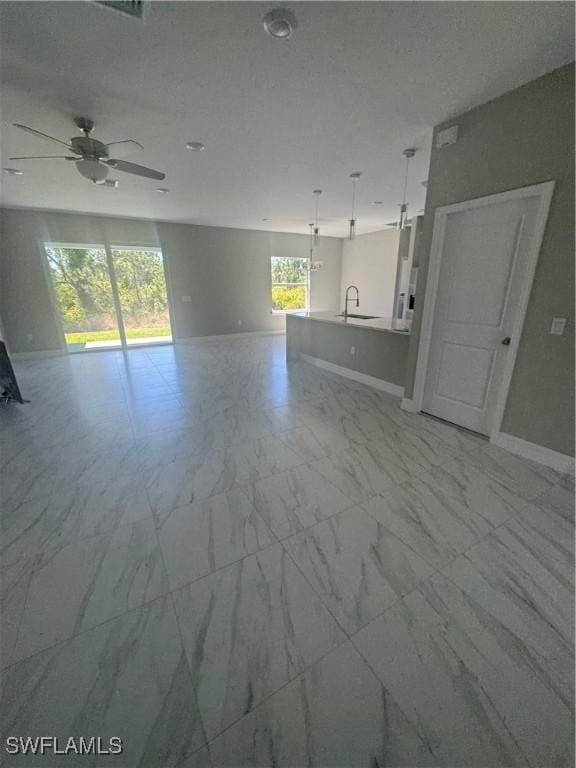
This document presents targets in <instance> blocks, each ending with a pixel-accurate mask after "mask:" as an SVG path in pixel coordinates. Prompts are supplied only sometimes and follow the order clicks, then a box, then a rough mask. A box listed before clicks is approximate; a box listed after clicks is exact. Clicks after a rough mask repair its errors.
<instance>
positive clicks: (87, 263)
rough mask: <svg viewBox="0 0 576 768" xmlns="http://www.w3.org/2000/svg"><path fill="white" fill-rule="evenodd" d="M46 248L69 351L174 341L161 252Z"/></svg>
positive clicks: (99, 247) (93, 247) (95, 247)
mask: <svg viewBox="0 0 576 768" xmlns="http://www.w3.org/2000/svg"><path fill="white" fill-rule="evenodd" d="M44 248H45V252H46V257H47V260H48V266H49V272H50V278H51V281H52V285H53V287H54V295H55V299H56V305H57V308H58V311H59V315H60V319H61V323H62V330H63V333H64V339H65V343H66V347H67V349H68V351H69V352H72V353H74V352H84V351H90V350H96V349H110V348H112V349H114V348H118V347H121V348H122V347H131V346H135V345H142V344H169V343H171V342H172V330H171V325H170V315H169V310H168V296H167V291H166V276H165V272H164V260H163V257H162V251H161V250H160V248H153V247H140V246H105V245H68V244H53V243H45V245H44Z"/></svg>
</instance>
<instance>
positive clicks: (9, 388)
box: [0, 341, 25, 406]
mask: <svg viewBox="0 0 576 768" xmlns="http://www.w3.org/2000/svg"><path fill="white" fill-rule="evenodd" d="M11 400H16V402H18V403H23V402H25V401H24V398H23V397H22V395H21V393H20V387H19V386H18V382H17V381H16V375H15V373H14V368H12V363H11V362H10V358H9V357H8V352H7V351H6V344H4V342H3V341H0V405H2V406H6V405H8V403H9V402H10V401H11Z"/></svg>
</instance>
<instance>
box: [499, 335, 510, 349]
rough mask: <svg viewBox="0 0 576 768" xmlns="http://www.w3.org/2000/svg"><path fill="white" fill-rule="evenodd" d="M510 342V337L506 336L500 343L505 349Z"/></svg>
mask: <svg viewBox="0 0 576 768" xmlns="http://www.w3.org/2000/svg"><path fill="white" fill-rule="evenodd" d="M511 341H512V339H511V338H510V336H506V337H505V338H503V339H502V342H501V343H502V344H504V346H505V347H509V346H510V342H511Z"/></svg>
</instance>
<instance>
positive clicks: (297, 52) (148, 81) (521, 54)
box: [0, 1, 574, 236]
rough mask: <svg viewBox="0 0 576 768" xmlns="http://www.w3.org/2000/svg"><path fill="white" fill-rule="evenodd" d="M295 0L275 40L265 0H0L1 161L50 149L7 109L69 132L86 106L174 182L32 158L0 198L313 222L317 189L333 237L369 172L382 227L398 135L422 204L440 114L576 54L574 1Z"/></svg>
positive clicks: (248, 220) (369, 213) (293, 225)
mask: <svg viewBox="0 0 576 768" xmlns="http://www.w3.org/2000/svg"><path fill="white" fill-rule="evenodd" d="M289 6H290V7H291V8H292V9H293V10H294V11H295V13H296V15H297V18H298V21H299V27H298V29H297V30H296V32H295V33H294V35H293V36H292V38H291V39H290V40H288V41H276V40H273V39H271V38H270V37H268V36H267V35H266V34H265V32H264V31H263V28H262V26H261V18H262V16H263V15H264V13H265V12H266V11H267V10H268V9H269V8H270V7H272V4H271V3H260V2H232V3H228V2H211V3H201V2H155V3H151V4H150V6H149V8H148V9H147V14H146V17H145V19H144V21H139V20H135V19H132V18H130V17H127V16H124V15H122V14H119V13H118V12H116V11H113V10H110V9H107V8H104V7H102V6H100V5H96V4H95V3H92V2H87V1H85V2H60V3H56V2H20V1H19V2H2V3H0V28H1V35H2V59H1V65H2V78H3V85H2V91H1V108H2V109H1V122H2V143H1V149H0V151H1V158H0V159H1V162H2V165H3V166H6V165H12V166H15V165H17V163H15V162H12V163H11V162H10V161H9V160H8V157H9V156H10V155H14V154H17V155H21V154H33V155H36V154H53V150H54V149H56V151H57V147H56V146H55V145H51V144H50V143H46V142H44V141H42V140H41V139H37V138H35V137H32V136H30V135H27V134H24V133H22V132H20V131H18V130H17V129H15V128H12V127H11V123H12V122H22V123H26V124H28V125H31V126H33V127H36V128H38V129H40V130H43V131H45V132H47V133H51V134H53V135H56V136H58V137H66V138H69V137H71V136H72V135H76V134H77V131H76V129H75V126H74V125H73V124H72V118H73V117H74V116H75V115H84V116H88V117H91V118H93V119H94V120H95V122H96V130H95V132H94V135H95V136H96V138H99V139H101V140H104V141H113V140H118V139H123V138H134V139H137V140H138V141H140V142H141V143H142V144H143V145H144V151H143V152H140V153H138V155H134V156H131V157H130V158H128V159H132V160H134V161H135V162H141V163H143V164H146V165H150V166H151V167H153V168H158V169H159V170H163V171H165V172H166V174H167V179H166V180H165V181H164V182H162V183H161V185H162V186H166V187H169V188H170V190H171V192H170V194H169V195H165V196H161V195H159V194H158V193H157V192H156V187H157V186H158V183H157V182H154V181H151V180H146V179H142V178H138V177H135V176H128V175H125V174H120V173H117V172H115V173H111V176H113V177H116V178H118V179H119V181H120V187H119V188H118V189H116V190H112V189H103V188H100V187H95V186H93V185H92V184H90V182H88V181H86V180H85V179H83V178H82V177H80V176H79V174H78V173H77V171H76V169H75V168H74V167H73V166H72V164H69V163H66V162H64V161H59V160H39V161H37V162H35V163H32V162H30V163H27V164H26V165H24V163H20V167H21V168H24V170H25V175H24V176H22V177H8V176H6V175H3V176H2V187H3V188H2V198H1V202H2V204H3V205H5V206H25V207H34V208H49V209H58V210H70V211H87V212H93V213H100V214H113V215H120V216H137V217H146V218H157V219H162V220H171V221H182V222H194V223H199V224H208V225H220V226H235V227H249V228H256V229H270V230H275V231H288V232H306V231H308V227H307V225H308V222H309V221H310V220H311V216H312V212H313V197H312V190H313V189H315V188H317V187H320V188H322V189H323V190H324V193H323V195H322V198H321V218H322V219H323V220H324V221H323V226H322V230H323V233H324V234H331V235H336V236H341V235H343V234H345V229H346V219H347V218H348V217H349V215H350V211H349V209H350V195H351V184H350V181H349V180H348V174H349V173H350V172H351V171H355V170H359V171H363V172H364V175H363V177H362V179H361V181H360V183H359V186H358V208H357V218H358V229H359V231H360V232H368V231H372V230H376V229H381V228H382V227H383V225H384V224H385V223H386V222H389V221H390V220H392V219H394V218H395V217H396V215H397V210H398V209H397V203H398V202H399V201H400V196H401V186H402V176H403V160H402V157H401V151H402V149H403V148H405V147H407V146H410V145H414V146H417V147H419V149H420V151H419V152H418V154H417V156H416V158H415V159H414V161H413V165H412V173H411V181H410V184H409V194H408V199H409V201H410V203H411V211H412V212H415V211H417V210H418V209H420V208H422V207H423V205H424V194H425V190H424V188H423V187H422V185H421V182H422V181H423V180H424V179H425V178H426V175H427V168H428V161H429V144H430V139H431V128H432V126H434V125H435V124H437V123H438V122H441V121H442V120H444V119H447V118H449V117H451V116H452V115H456V114H458V113H460V112H462V111H464V110H466V109H469V108H470V107H473V106H475V105H477V104H481V103H483V102H485V101H488V100H489V99H491V98H494V97H495V96H498V95H499V94H501V93H504V92H506V91H508V90H510V89H512V88H514V87H516V86H518V85H521V84H522V83H524V82H527V81H529V80H531V79H533V78H536V77H538V76H539V75H541V74H543V73H545V72H547V71H550V70H551V69H554V68H556V67H558V66H561V65H562V64H564V63H566V62H568V61H570V60H571V58H573V23H574V21H573V20H574V9H573V5H572V3H559V2H510V3H508V2H480V3H474V2H446V3H436V2H392V3H388V2H362V3H349V2H336V3H333V2H304V3H289ZM189 140H200V141H203V142H205V143H206V145H207V149H206V151H205V152H203V153H194V152H189V151H187V150H186V149H185V147H184V145H185V143H186V141H189ZM373 200H382V201H384V202H385V205H384V206H383V207H382V208H378V209H375V208H373V207H371V206H370V202H371V201H373ZM263 218H269V219H270V221H269V222H263V221H262V219H263Z"/></svg>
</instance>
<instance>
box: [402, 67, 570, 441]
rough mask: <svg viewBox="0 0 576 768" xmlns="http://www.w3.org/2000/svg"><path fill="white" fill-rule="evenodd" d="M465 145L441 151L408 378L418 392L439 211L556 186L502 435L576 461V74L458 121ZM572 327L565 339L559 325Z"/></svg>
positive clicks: (434, 163)
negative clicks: (553, 330) (555, 324)
mask: <svg viewBox="0 0 576 768" xmlns="http://www.w3.org/2000/svg"><path fill="white" fill-rule="evenodd" d="M455 123H456V124H457V125H458V126H459V132H460V133H459V138H458V142H457V143H456V144H454V145H452V146H450V147H446V148H445V149H440V150H437V149H433V150H432V157H431V163H430V173H429V176H428V195H427V200H426V212H425V217H424V232H423V237H422V242H421V247H420V248H419V260H420V269H419V274H418V286H417V293H416V307H415V312H414V319H413V326H412V335H411V343H410V350H409V356H408V365H407V375H406V397H411V394H412V391H413V383H414V374H415V368H416V359H417V354H418V342H419V336H420V324H421V313H422V304H423V300H424V291H425V288H426V273H427V268H428V255H429V250H430V243H431V238H432V230H433V219H434V211H435V209H436V208H437V207H439V206H443V205H449V204H451V203H457V202H461V201H464V200H469V199H472V198H476V197H482V196H484V195H491V194H495V193H497V192H503V191H505V190H509V189H515V188H517V187H525V186H528V185H530V184H536V183H538V182H542V181H548V180H550V179H554V180H555V181H556V188H555V192H554V198H553V200H552V206H551V209H550V216H549V219H548V225H547V228H546V232H545V235H544V241H543V244H542V250H541V253H540V258H539V262H538V266H537V269H536V276H535V279H534V284H533V288H532V293H531V296H530V302H529V306H528V312H527V315H526V322H525V325H524V332H523V334H522V339H521V342H520V349H519V352H518V358H517V363H516V367H515V371H514V375H513V379H512V384H511V387H510V392H509V396H508V402H507V405H506V411H505V415H504V421H503V424H502V431H503V432H506V433H509V434H511V435H515V436H516V437H519V438H522V439H523V440H528V441H529V442H532V443H536V444H538V445H542V446H545V447H547V448H551V449H552V450H555V451H560V452H561V453H565V454H569V455H571V456H573V455H574V65H573V64H572V65H569V66H566V67H562V68H561V69H558V70H556V71H554V72H552V73H550V74H548V75H545V76H544V77H541V78H539V79H538V80H534V81H533V82H531V83H528V84H527V85H524V86H522V87H521V88H518V89H516V90H515V91H511V92H510V93H507V94H505V95H504V96H501V97H500V98H498V99H496V100H494V101H492V102H489V103H488V104H484V105H483V106H481V107H478V108H476V109H473V110H471V111H470V112H467V113H465V114H463V115H460V116H459V117H456V118H454V119H453V120H450V121H449V122H448V123H445V124H444V125H443V126H438V127H437V128H436V129H435V130H438V129H439V128H442V127H445V126H446V125H453V124H455ZM553 316H554V317H566V318H568V325H567V329H566V332H565V334H564V336H551V335H550V334H549V329H550V323H551V320H552V317H553Z"/></svg>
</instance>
